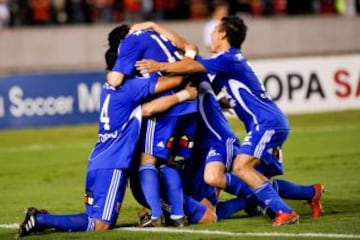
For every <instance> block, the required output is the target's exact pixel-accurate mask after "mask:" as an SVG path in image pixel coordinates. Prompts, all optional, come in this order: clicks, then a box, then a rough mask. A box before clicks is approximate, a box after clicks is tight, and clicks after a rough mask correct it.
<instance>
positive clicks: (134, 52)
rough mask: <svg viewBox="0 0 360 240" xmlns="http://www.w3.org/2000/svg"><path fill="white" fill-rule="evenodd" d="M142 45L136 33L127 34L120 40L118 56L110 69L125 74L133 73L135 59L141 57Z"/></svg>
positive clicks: (131, 74) (130, 74)
mask: <svg viewBox="0 0 360 240" xmlns="http://www.w3.org/2000/svg"><path fill="white" fill-rule="evenodd" d="M142 47H143V45H142V44H141V41H140V38H139V37H137V36H136V35H129V36H128V37H127V38H125V39H124V40H122V41H121V43H120V45H119V49H118V57H117V59H116V62H115V65H114V67H113V69H112V71H114V72H121V73H123V74H125V75H127V76H133V75H134V74H135V71H136V68H135V63H136V61H138V60H140V59H142V55H143V48H142Z"/></svg>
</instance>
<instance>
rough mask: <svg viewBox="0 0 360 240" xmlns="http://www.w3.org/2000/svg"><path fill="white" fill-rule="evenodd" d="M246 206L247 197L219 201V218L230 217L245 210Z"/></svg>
mask: <svg viewBox="0 0 360 240" xmlns="http://www.w3.org/2000/svg"><path fill="white" fill-rule="evenodd" d="M245 206H246V199H245V198H242V197H238V198H234V199H230V200H227V201H223V202H218V204H217V205H216V215H217V217H218V219H224V218H229V217H231V216H232V215H234V214H235V213H237V212H239V211H240V210H243V209H244V208H245Z"/></svg>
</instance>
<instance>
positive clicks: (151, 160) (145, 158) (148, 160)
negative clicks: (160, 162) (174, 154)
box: [140, 153, 156, 165]
mask: <svg viewBox="0 0 360 240" xmlns="http://www.w3.org/2000/svg"><path fill="white" fill-rule="evenodd" d="M140 162H141V164H142V165H143V164H154V165H155V163H156V157H154V156H152V155H150V154H146V153H142V154H141V159H140Z"/></svg>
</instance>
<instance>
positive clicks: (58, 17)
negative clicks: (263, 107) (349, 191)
mask: <svg viewBox="0 0 360 240" xmlns="http://www.w3.org/2000/svg"><path fill="white" fill-rule="evenodd" d="M217 2H219V0H217V1H205V0H187V1H180V0H171V1H162V0H143V1H140V0H123V1H120V0H101V1H100V0H27V1H22V0H12V1H9V0H0V6H1V7H0V9H1V10H0V19H1V20H0V21H2V23H1V30H0V129H5V128H18V127H28V126H30V127H31V126H45V125H61V124H74V123H91V122H95V119H96V116H97V110H98V101H97V99H98V96H99V93H100V89H101V84H102V83H103V82H104V67H105V64H104V57H103V55H104V52H105V50H106V47H107V46H106V38H107V33H108V32H109V31H110V30H111V29H112V28H113V27H114V26H116V25H117V24H121V23H129V24H131V23H133V22H136V21H143V20H154V21H160V22H161V23H162V24H164V25H167V26H168V27H170V28H172V29H174V30H175V31H177V32H178V33H179V34H181V35H182V36H184V37H185V38H186V39H188V41H190V42H193V43H196V44H198V45H199V48H200V54H201V55H203V56H210V53H209V52H208V50H207V48H206V46H205V44H204V40H203V39H204V36H203V32H204V26H205V24H206V23H207V22H208V21H209V20H210V18H211V12H212V9H213V8H214V7H213V6H214V4H215V3H217ZM227 4H228V7H229V8H228V9H229V10H228V11H229V13H230V14H237V15H240V16H243V17H244V18H245V19H246V22H247V24H248V26H249V31H248V37H247V40H246V41H245V44H244V46H243V53H244V54H245V56H246V57H248V58H249V60H250V63H251V64H252V65H253V66H254V68H255V71H257V73H258V75H259V76H260V77H261V78H262V80H263V81H264V83H265V86H266V88H267V89H268V90H269V92H270V95H271V96H272V97H273V98H274V99H275V100H276V101H277V102H278V104H279V105H280V106H281V108H282V109H284V111H285V112H287V113H306V112H322V111H333V110H336V111H337V110H343V109H354V108H356V109H357V108H360V104H359V98H360V86H359V85H360V83H359V82H360V80H359V78H360V77H359V75H360V73H359V72H360V71H359V62H360V44H359V42H360V31H359V30H360V17H359V0H356V1H355V0H303V1H295V0H237V1H236V0H232V1H227Z"/></svg>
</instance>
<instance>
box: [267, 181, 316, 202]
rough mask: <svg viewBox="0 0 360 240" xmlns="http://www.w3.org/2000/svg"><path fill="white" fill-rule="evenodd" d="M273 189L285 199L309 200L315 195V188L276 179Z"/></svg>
mask: <svg viewBox="0 0 360 240" xmlns="http://www.w3.org/2000/svg"><path fill="white" fill-rule="evenodd" d="M273 187H274V189H275V190H277V192H278V193H279V196H280V197H282V198H285V199H297V200H309V199H312V197H313V196H314V195H315V189H314V186H312V185H310V186H302V185H298V184H295V183H292V182H289V181H285V180H280V179H274V180H273Z"/></svg>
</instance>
